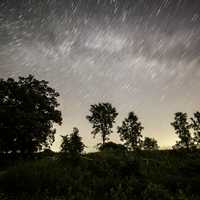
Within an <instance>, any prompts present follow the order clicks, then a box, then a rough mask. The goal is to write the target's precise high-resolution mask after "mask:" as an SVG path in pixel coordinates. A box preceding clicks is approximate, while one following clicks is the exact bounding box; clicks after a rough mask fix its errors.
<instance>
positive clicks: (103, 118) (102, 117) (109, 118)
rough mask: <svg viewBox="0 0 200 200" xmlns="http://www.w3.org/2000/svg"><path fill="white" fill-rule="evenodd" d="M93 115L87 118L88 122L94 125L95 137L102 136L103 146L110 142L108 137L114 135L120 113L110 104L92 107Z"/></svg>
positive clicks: (93, 132)
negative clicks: (114, 126) (116, 119)
mask: <svg viewBox="0 0 200 200" xmlns="http://www.w3.org/2000/svg"><path fill="white" fill-rule="evenodd" d="M90 113H91V115H88V116H86V118H87V119H88V121H89V122H90V123H91V124H92V128H93V131H92V132H91V133H92V134H93V135H94V137H95V136H96V135H97V134H101V137H102V141H103V144H105V142H106V140H108V135H110V134H111V133H112V127H113V123H115V118H116V117H117V115H118V113H117V112H116V109H115V108H114V107H113V106H112V105H111V104H110V103H99V104H94V105H91V107H90Z"/></svg>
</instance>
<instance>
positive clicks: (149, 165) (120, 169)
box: [0, 150, 200, 200]
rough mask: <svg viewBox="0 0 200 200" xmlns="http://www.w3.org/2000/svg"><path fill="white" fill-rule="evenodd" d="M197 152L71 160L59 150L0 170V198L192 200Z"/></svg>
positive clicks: (198, 177)
mask: <svg viewBox="0 0 200 200" xmlns="http://www.w3.org/2000/svg"><path fill="white" fill-rule="evenodd" d="M199 168H200V152H199V151H196V152H188V153H185V152H184V153H182V152H181V151H178V152H176V151H173V150H171V151H161V150H160V151H140V152H127V153H119V152H115V151H103V152H99V153H90V154H86V155H83V156H81V158H80V159H79V160H78V161H77V162H76V163H74V162H73V161H72V160H71V159H68V160H65V161H62V160H60V159H59V154H58V155H57V154H56V155H55V156H53V157H52V159H49V157H42V158H41V159H37V160H33V161H21V162H19V163H18V164H16V165H12V166H11V167H9V168H6V170H4V171H2V173H1V174H0V194H1V195H2V199H9V200H11V199H16V200H18V199H19V200H29V199H34V200H35V199H37V200H40V199H41V200H42V199H54V200H57V199H63V200H65V199H66V200H69V199H70V200H71V199H79V200H85V199H88V200H90V199H97V200H102V199H103V200H104V199H105V200H108V199H111V200H127V199H133V200H134V199H135V200H138V199H141V200H146V199H148V200H149V199H150V200H160V199H166V200H179V199H180V200H181V199H186V200H198V199H200V193H199V185H200V173H199Z"/></svg>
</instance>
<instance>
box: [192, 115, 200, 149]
mask: <svg viewBox="0 0 200 200" xmlns="http://www.w3.org/2000/svg"><path fill="white" fill-rule="evenodd" d="M191 120H192V123H191V126H192V128H193V130H194V145H195V146H196V147H197V148H200V112H196V113H194V117H193V118H191Z"/></svg>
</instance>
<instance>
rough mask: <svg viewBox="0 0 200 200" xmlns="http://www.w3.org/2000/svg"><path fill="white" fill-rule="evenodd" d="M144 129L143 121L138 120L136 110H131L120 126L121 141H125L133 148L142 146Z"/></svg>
mask: <svg viewBox="0 0 200 200" xmlns="http://www.w3.org/2000/svg"><path fill="white" fill-rule="evenodd" d="M143 129H144V128H143V127H142V125H141V122H139V121H138V117H137V116H136V115H135V114H134V112H130V113H129V114H128V118H125V120H124V121H123V122H122V125H121V126H118V128H117V132H118V133H119V135H120V139H121V141H123V142H125V143H124V145H125V146H127V147H128V148H129V149H131V150H137V149H140V148H141V144H142V140H141V138H142V134H141V133H142V130H143Z"/></svg>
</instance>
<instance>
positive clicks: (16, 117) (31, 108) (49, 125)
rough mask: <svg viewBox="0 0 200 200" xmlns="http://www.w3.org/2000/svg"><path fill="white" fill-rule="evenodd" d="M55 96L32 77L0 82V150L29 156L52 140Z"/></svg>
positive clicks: (57, 113)
mask: <svg viewBox="0 0 200 200" xmlns="http://www.w3.org/2000/svg"><path fill="white" fill-rule="evenodd" d="M58 96H59V94H58V93H57V92H56V91H55V90H54V89H52V88H51V87H49V86H48V82H47V81H44V80H42V81H39V80H36V79H35V78H34V77H33V76H32V75H29V76H28V77H19V79H18V81H15V80H14V79H12V78H8V79H7V80H3V79H1V80H0V151H1V152H4V153H8V152H11V153H17V152H20V153H23V154H29V153H32V152H35V151H37V150H39V149H41V148H42V147H43V146H45V147H49V146H50V145H51V144H52V143H53V141H54V134H55V132H56V131H55V129H53V123H57V124H59V125H61V121H62V118H61V112H60V111H58V110H57V109H56V108H57V107H58V106H59V104H58V102H57V97H58Z"/></svg>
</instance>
